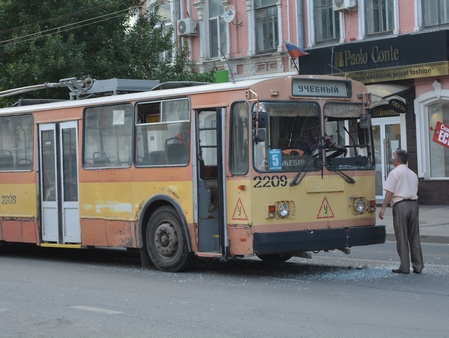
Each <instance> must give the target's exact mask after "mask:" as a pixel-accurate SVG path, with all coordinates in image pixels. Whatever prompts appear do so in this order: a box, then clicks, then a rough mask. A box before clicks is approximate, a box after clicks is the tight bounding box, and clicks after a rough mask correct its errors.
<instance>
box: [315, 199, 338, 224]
mask: <svg viewBox="0 0 449 338" xmlns="http://www.w3.org/2000/svg"><path fill="white" fill-rule="evenodd" d="M316 218H317V219H321V218H335V215H334V213H333V212H332V208H331V205H330V204H329V201H328V200H327V197H324V198H323V202H321V207H320V211H318V215H316Z"/></svg>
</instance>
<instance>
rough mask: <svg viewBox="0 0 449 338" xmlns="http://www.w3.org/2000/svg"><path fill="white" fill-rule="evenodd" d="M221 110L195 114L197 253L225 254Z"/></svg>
mask: <svg viewBox="0 0 449 338" xmlns="http://www.w3.org/2000/svg"><path fill="white" fill-rule="evenodd" d="M225 112H226V110H225V109H224V108H223V109H222V108H218V109H215V108H212V109H204V110H199V111H197V112H196V143H197V148H196V152H197V156H196V157H197V168H198V170H197V177H196V180H197V205H198V250H199V251H200V252H210V253H217V254H218V253H221V254H222V255H224V254H225V251H226V245H225V243H226V229H225V224H226V222H225V216H224V215H225V203H224V196H225V190H224V173H225V170H224V157H223V154H224V137H223V135H224V132H223V126H224V122H223V121H224V118H225Z"/></svg>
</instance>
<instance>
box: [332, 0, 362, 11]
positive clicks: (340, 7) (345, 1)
mask: <svg viewBox="0 0 449 338" xmlns="http://www.w3.org/2000/svg"><path fill="white" fill-rule="evenodd" d="M332 7H333V8H334V11H336V12H341V11H345V10H348V9H354V8H356V7H357V0H332Z"/></svg>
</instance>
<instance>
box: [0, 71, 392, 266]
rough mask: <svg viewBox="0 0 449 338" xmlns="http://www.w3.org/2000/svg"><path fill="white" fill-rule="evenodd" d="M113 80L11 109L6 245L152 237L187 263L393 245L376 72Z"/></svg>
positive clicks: (0, 189)
mask: <svg viewBox="0 0 449 338" xmlns="http://www.w3.org/2000/svg"><path fill="white" fill-rule="evenodd" d="M104 81H105V83H103V84H102V81H94V82H93V83H94V84H98V85H99V86H98V87H99V88H103V90H101V91H98V92H95V91H93V89H92V88H93V86H92V84H91V86H90V87H89V88H86V89H85V90H84V92H83V93H84V94H85V95H78V94H76V95H75V94H74V93H73V92H72V94H73V95H72V94H71V97H72V99H71V100H67V101H61V102H49V103H42V104H31V105H27V104H25V103H26V101H25V100H22V101H20V102H19V103H18V104H17V105H16V106H14V107H8V108H3V109H0V193H1V204H0V245H6V244H9V243H30V244H34V245H38V246H42V247H58V248H60V247H62V248H64V247H67V248H93V247H122V248H128V249H138V250H139V251H140V256H141V260H142V264H144V265H147V264H149V263H153V264H154V265H155V266H156V267H157V268H159V269H161V270H165V271H181V270H186V269H188V268H190V267H192V264H193V262H194V259H195V258H196V257H216V258H222V259H224V260H227V259H231V258H237V257H244V256H247V255H257V256H258V257H259V258H261V259H262V260H266V261H272V262H273V261H274V262H276V261H278V262H281V261H286V260H288V259H289V258H291V257H293V256H303V257H305V256H309V255H310V252H313V251H319V250H334V249H339V250H342V251H344V252H346V253H349V248H350V247H353V246H362V245H370V244H378V243H384V241H385V227H384V226H379V225H377V226H376V225H375V221H376V215H375V207H376V205H375V203H376V201H375V191H374V187H375V182H374V180H375V170H374V168H375V163H374V149H373V139H372V132H371V124H370V121H371V120H370V116H369V113H368V107H369V95H368V93H367V92H366V87H365V86H364V85H363V84H361V83H359V82H356V81H352V80H350V79H347V78H341V77H330V76H303V75H298V76H285V77H278V78H270V79H262V80H250V81H242V82H236V83H224V84H204V85H197V86H186V84H183V83H167V84H159V85H154V86H151V88H150V89H151V90H146V91H139V90H138V91H137V92H133V93H130V92H131V91H132V87H133V86H134V85H135V82H133V81H132V80H120V79H111V80H109V82H108V81H107V80H104ZM111 83H112V84H114V86H113V87H114V88H113V89H111V88H110V86H109V85H110V84H111ZM139 83H140V82H139ZM153 87H154V88H153ZM130 88H131V89H130ZM71 89H72V90H75V89H76V88H71ZM78 89H79V88H78ZM89 90H90V91H91V94H89ZM104 92H110V93H112V94H116V95H104ZM121 93H123V94H121ZM88 94H89V95H88ZM75 96H76V97H78V99H75V98H76V97H75ZM82 97H85V98H82Z"/></svg>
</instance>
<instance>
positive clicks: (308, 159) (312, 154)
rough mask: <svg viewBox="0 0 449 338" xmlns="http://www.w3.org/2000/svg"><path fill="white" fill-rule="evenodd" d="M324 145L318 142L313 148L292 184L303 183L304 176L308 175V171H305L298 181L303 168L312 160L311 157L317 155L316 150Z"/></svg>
mask: <svg viewBox="0 0 449 338" xmlns="http://www.w3.org/2000/svg"><path fill="white" fill-rule="evenodd" d="M323 147H324V145H323V144H322V143H318V145H317V146H316V148H315V149H313V151H312V152H311V153H310V155H309V157H308V158H307V160H306V161H305V162H304V164H303V165H302V166H301V167H300V168H299V170H298V174H296V176H295V178H294V179H293V180H292V181H291V182H290V184H289V185H290V186H291V187H292V186H294V185H298V184H299V183H301V181H302V179H303V178H304V176H306V175H307V172H306V173H304V175H303V176H302V177H301V179H300V180H299V181H298V179H299V176H301V174H302V170H303V169H304V167H305V166H306V165H307V164H308V163H309V162H310V159H312V158H313V157H314V155H315V151H316V150H318V149H323Z"/></svg>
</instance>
